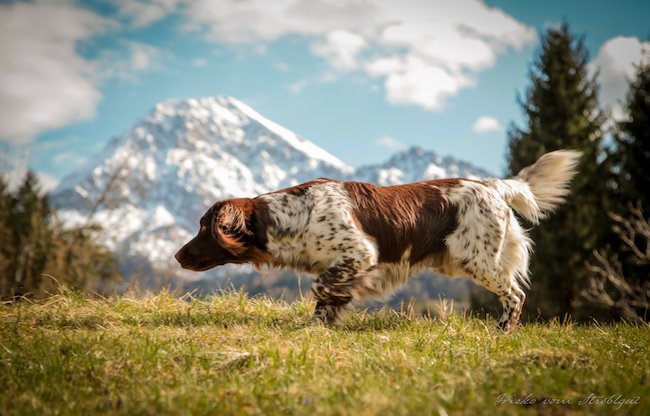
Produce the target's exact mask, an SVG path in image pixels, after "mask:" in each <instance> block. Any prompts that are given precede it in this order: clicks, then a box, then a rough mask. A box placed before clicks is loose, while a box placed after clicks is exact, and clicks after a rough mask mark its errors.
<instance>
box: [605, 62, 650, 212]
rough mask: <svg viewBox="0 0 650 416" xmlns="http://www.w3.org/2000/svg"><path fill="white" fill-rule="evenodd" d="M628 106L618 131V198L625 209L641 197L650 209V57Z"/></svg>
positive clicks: (614, 159)
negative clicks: (625, 116) (628, 204)
mask: <svg viewBox="0 0 650 416" xmlns="http://www.w3.org/2000/svg"><path fill="white" fill-rule="evenodd" d="M648 55H650V52H649V53H648ZM648 58H650V56H648ZM626 107H627V118H626V119H625V120H623V121H621V122H619V123H618V131H617V133H616V134H615V135H614V142H615V145H616V146H615V149H614V154H613V156H612V162H613V163H614V165H615V173H616V184H617V197H618V198H617V199H618V200H619V201H620V202H622V203H623V205H622V206H621V207H620V208H621V209H626V205H627V203H628V202H636V201H640V202H641V205H642V206H643V208H644V209H645V210H646V212H650V59H649V60H648V61H646V62H645V63H642V64H640V65H638V66H637V71H636V77H635V79H634V80H632V81H631V83H630V90H629V93H628V96H627V106H626Z"/></svg>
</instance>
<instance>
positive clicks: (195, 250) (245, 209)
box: [174, 198, 270, 271]
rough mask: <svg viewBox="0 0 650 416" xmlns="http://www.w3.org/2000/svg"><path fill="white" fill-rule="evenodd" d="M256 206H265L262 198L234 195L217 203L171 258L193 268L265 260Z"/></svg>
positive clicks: (199, 269) (261, 207) (266, 255)
mask: <svg viewBox="0 0 650 416" xmlns="http://www.w3.org/2000/svg"><path fill="white" fill-rule="evenodd" d="M256 209H257V210H265V209H266V206H265V205H264V203H263V201H259V200H253V199H250V198H238V199H228V200H225V201H220V202H217V203H216V204H214V205H213V206H212V207H211V208H210V209H208V211H207V212H206V213H205V214H204V215H203V217H202V218H201V221H200V229H199V233H198V234H197V235H196V237H194V238H193V239H192V240H191V241H190V242H188V243H187V244H185V246H183V248H181V249H180V250H179V251H178V253H176V255H175V256H174V257H175V258H176V260H178V262H179V263H180V265H181V267H183V268H184V269H189V270H194V271H204V270H209V269H212V268H213V267H217V266H221V265H224V264H227V263H235V264H241V263H253V264H255V265H256V266H260V265H262V264H264V263H267V262H268V259H269V258H270V255H269V254H268V252H266V250H264V247H263V245H264V244H263V241H264V238H263V236H261V234H264V233H265V226H264V224H261V223H260V221H256V215H255V214H256ZM260 214H263V213H260ZM259 217H264V215H259ZM258 234H260V235H259V236H258Z"/></svg>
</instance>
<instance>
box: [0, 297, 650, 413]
mask: <svg viewBox="0 0 650 416" xmlns="http://www.w3.org/2000/svg"><path fill="white" fill-rule="evenodd" d="M312 307H313V304H312V303H311V302H309V301H303V302H299V303H294V304H285V303H278V302H274V301H271V300H268V299H263V298H260V299H249V298H247V297H246V296H244V295H241V294H237V293H230V294H224V295H221V296H214V297H210V298H207V299H188V298H185V299H178V298H175V297H173V296H171V295H170V294H167V293H162V294H158V295H149V296H147V295H144V296H137V297H136V296H134V297H132V298H131V297H128V296H125V297H118V298H112V299H93V298H89V297H86V296H83V295H78V294H74V293H66V294H64V295H60V296H54V297H52V298H49V299H48V300H45V301H41V302H37V303H29V302H27V301H22V302H18V303H14V304H5V305H4V306H2V307H1V308H0V414H2V415H12V414H36V415H47V414H78V415H91V414H178V415H186V414H299V415H311V414H349V415H366V414H367V415H372V414H418V415H419V414H450V415H451V414H472V415H479V414H519V413H526V414H531V413H532V414H537V413H539V414H582V413H586V414H621V413H625V414H639V415H647V414H649V412H650V394H649V393H648V391H650V389H649V386H650V330H649V328H648V327H635V326H632V325H628V324H616V325H598V324H595V323H594V324H592V325H588V326H580V325H576V324H572V323H558V322H552V323H549V324H526V325H524V326H521V327H519V328H518V329H517V330H516V331H515V332H513V333H511V334H509V335H503V334H501V333H500V332H498V331H497V330H496V329H495V328H494V326H495V322H494V321H486V320H483V319H478V318H471V317H464V316H459V315H451V316H448V317H444V318H441V319H436V320H429V319H425V318H422V317H416V316H411V315H410V314H408V313H395V312H392V311H379V312H372V313H368V312H363V311H361V312H355V313H352V314H351V315H350V316H349V318H348V319H347V320H346V323H345V324H344V325H343V326H342V327H340V328H334V329H332V328H327V327H324V326H321V325H305V324H304V323H305V322H306V320H307V319H308V318H309V315H310V311H311V308H312Z"/></svg>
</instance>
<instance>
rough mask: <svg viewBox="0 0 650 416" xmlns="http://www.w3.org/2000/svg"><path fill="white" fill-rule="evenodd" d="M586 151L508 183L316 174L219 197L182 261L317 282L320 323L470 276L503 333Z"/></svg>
mask: <svg viewBox="0 0 650 416" xmlns="http://www.w3.org/2000/svg"><path fill="white" fill-rule="evenodd" d="M580 156H581V153H580V152H577V151H573V150H559V151H555V152H551V153H547V154H545V155H543V156H542V157H541V158H539V160H537V162H535V163H534V164H533V165H531V166H528V167H526V168H524V169H522V170H521V171H520V172H519V173H518V174H517V176H515V177H513V178H510V179H504V180H502V179H495V178H490V179H485V180H482V181H479V180H472V179H464V178H452V179H439V180H431V181H424V182H418V183H412V184H406V185H395V186H384V187H381V186H375V185H371V184H367V183H360V182H342V181H337V180H332V179H326V178H321V179H316V180H313V181H310V182H307V183H304V184H301V185H297V186H294V187H291V188H287V189H282V190H279V191H276V192H271V193H268V194H264V195H260V196H257V197H255V198H237V199H226V200H223V201H218V202H216V203H215V204H214V205H213V206H212V207H211V208H210V209H208V210H207V212H206V213H205V215H203V217H202V218H201V220H200V222H199V226H200V229H199V232H198V234H197V235H196V237H194V238H193V239H192V240H191V241H190V242H188V243H187V244H186V245H185V246H184V247H183V248H181V249H180V250H179V251H178V253H176V255H175V258H176V260H177V261H178V262H179V263H180V265H181V267H183V268H184V269H189V270H194V271H204V270H208V269H211V268H213V267H217V266H220V265H223V264H226V263H235V264H243V263H249V264H253V265H255V266H257V267H258V268H259V267H262V266H271V267H290V268H293V269H295V270H297V271H301V272H305V273H308V274H311V275H313V276H314V277H315V278H314V280H313V282H312V285H311V289H312V292H313V295H314V297H315V299H316V308H315V311H314V314H313V316H312V320H315V321H322V322H324V323H325V324H336V323H338V322H340V321H341V319H342V317H343V316H344V312H345V311H346V310H348V309H349V308H350V305H351V303H352V302H353V301H359V300H362V299H367V298H372V297H384V296H386V295H388V294H390V293H391V292H392V291H393V290H394V289H395V288H397V287H399V286H400V285H402V284H404V283H405V282H406V281H407V280H408V278H409V277H411V276H413V275H415V274H417V273H418V272H420V271H422V270H424V269H430V270H433V271H435V272H437V273H440V274H442V275H446V276H450V277H457V276H469V277H470V278H471V279H473V280H474V281H475V282H476V283H478V284H480V285H482V286H484V287H485V288H487V289H488V290H490V291H491V292H493V293H495V294H496V295H497V296H498V298H499V300H500V302H501V304H502V306H503V315H502V316H501V318H500V320H499V323H498V327H499V328H500V329H502V330H503V331H505V332H508V331H510V330H511V329H513V328H514V327H515V326H516V325H517V323H518V321H519V316H520V314H521V310H522V307H523V304H524V301H525V300H526V294H525V293H524V291H523V289H522V288H524V287H526V288H528V287H529V285H530V281H529V276H528V262H529V256H530V253H531V246H532V242H531V240H530V239H529V238H528V237H527V235H526V231H525V230H524V229H523V228H522V226H521V225H520V224H519V221H518V220H517V217H516V216H515V212H516V213H518V214H519V215H520V216H521V217H523V218H525V219H527V220H528V221H530V222H532V223H534V224H538V223H539V221H540V220H541V219H543V218H544V217H545V216H547V215H548V214H550V213H551V212H552V211H553V210H554V209H555V208H556V207H557V206H558V205H559V204H561V203H562V202H563V200H564V198H565V196H566V195H567V194H568V193H569V188H568V185H569V182H570V181H571V179H572V178H573V177H574V175H575V173H576V165H577V164H578V161H579V158H580Z"/></svg>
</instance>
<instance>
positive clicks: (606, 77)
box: [589, 36, 650, 120]
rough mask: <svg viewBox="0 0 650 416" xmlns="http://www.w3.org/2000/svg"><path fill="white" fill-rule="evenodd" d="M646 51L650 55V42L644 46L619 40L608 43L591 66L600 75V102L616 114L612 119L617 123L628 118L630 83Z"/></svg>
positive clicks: (632, 41)
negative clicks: (626, 108) (627, 103)
mask: <svg viewBox="0 0 650 416" xmlns="http://www.w3.org/2000/svg"><path fill="white" fill-rule="evenodd" d="M644 50H645V51H646V53H648V52H650V42H640V41H639V39H638V38H635V37H623V36H617V37H615V38H612V39H610V40H608V41H607V42H605V43H604V44H603V46H601V48H600V50H599V51H598V55H596V58H595V59H594V60H593V61H591V62H590V63H589V69H590V72H591V73H592V74H593V73H595V71H597V70H599V71H600V74H599V76H598V82H599V84H600V102H601V104H602V105H603V106H605V107H607V108H609V109H610V110H611V111H612V117H613V118H614V119H616V120H621V119H623V118H625V110H624V106H625V96H626V94H627V91H628V87H629V81H630V80H632V79H634V75H635V68H634V64H638V63H639V62H641V60H642V59H643V51H644ZM647 56H648V55H646V57H647ZM646 59H647V58H646Z"/></svg>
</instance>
